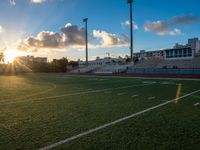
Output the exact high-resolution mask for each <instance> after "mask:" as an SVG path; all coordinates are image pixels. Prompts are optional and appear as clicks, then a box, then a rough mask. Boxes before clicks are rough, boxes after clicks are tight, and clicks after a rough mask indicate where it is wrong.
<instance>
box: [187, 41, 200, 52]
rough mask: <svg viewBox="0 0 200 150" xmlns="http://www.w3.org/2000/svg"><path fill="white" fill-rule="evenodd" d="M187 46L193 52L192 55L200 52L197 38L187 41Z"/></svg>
mask: <svg viewBox="0 0 200 150" xmlns="http://www.w3.org/2000/svg"><path fill="white" fill-rule="evenodd" d="M187 46H190V47H191V49H192V50H193V51H194V54H198V53H199V51H200V40H199V39H198V38H192V39H188V44H187Z"/></svg>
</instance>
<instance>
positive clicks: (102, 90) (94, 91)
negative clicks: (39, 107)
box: [0, 83, 154, 104]
mask: <svg viewBox="0 0 200 150" xmlns="http://www.w3.org/2000/svg"><path fill="white" fill-rule="evenodd" d="M152 84H154V83H149V84H143V85H141V84H137V85H129V86H124V87H116V88H107V89H100V90H93V91H83V92H78V93H71V94H63V95H57V96H49V97H41V98H37V99H28V100H21V101H15V102H12V101H9V102H8V103H6V101H4V102H0V104H1V103H3V104H15V103H21V102H30V101H37V100H44V99H55V98H60V97H67V96H74V95H82V94H90V93H98V92H104V91H109V90H120V89H127V88H131V87H143V86H147V85H152Z"/></svg>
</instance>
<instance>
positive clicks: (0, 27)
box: [0, 25, 5, 33]
mask: <svg viewBox="0 0 200 150" xmlns="http://www.w3.org/2000/svg"><path fill="white" fill-rule="evenodd" d="M4 31H5V29H4V28H3V27H2V26H1V25H0V33H2V32H4Z"/></svg>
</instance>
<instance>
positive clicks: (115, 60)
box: [78, 57, 126, 68]
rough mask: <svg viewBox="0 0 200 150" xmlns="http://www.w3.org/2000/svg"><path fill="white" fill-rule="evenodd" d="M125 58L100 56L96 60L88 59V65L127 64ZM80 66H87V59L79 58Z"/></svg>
mask: <svg viewBox="0 0 200 150" xmlns="http://www.w3.org/2000/svg"><path fill="white" fill-rule="evenodd" d="M125 63H126V61H125V59H123V58H121V57H119V58H111V57H105V58H99V57H97V58H96V60H91V61H88V66H99V67H102V66H104V65H115V64H125ZM78 64H79V67H80V68H81V67H85V65H86V63H85V61H81V60H78Z"/></svg>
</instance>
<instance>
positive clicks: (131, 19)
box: [128, 0, 133, 62]
mask: <svg viewBox="0 0 200 150" xmlns="http://www.w3.org/2000/svg"><path fill="white" fill-rule="evenodd" d="M128 4H129V5H130V57H131V62H133V0H128Z"/></svg>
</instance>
